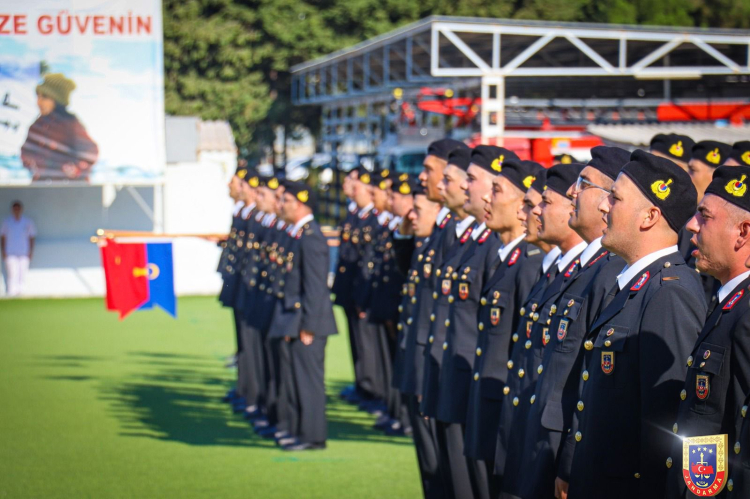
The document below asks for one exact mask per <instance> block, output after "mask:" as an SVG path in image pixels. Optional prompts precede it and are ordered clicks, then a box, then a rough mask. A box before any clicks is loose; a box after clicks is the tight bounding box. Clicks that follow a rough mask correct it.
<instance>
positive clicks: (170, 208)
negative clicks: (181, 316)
mask: <svg viewBox="0 0 750 499" xmlns="http://www.w3.org/2000/svg"><path fill="white" fill-rule="evenodd" d="M235 167H236V155H234V154H231V153H201V154H200V155H199V163H193V164H174V165H168V166H167V174H166V184H165V186H164V196H163V207H164V229H165V232H167V233H225V232H227V231H228V229H229V225H230V223H231V210H232V205H233V203H232V201H231V200H230V199H229V196H228V195H227V186H226V184H227V182H228V180H229V178H230V177H231V175H232V174H233V173H234V170H235ZM135 190H136V192H137V193H138V194H139V195H140V196H141V197H142V198H143V200H144V201H145V203H146V204H147V205H148V206H149V208H150V209H151V210H153V209H154V188H153V187H137V188H135ZM14 200H19V201H21V202H22V203H23V204H24V208H25V214H26V215H27V216H29V217H31V218H32V219H33V220H34V222H35V223H36V226H37V231H38V237H37V242H36V251H35V254H34V259H33V260H32V262H31V269H30V272H29V275H28V276H27V279H26V285H25V288H24V296H27V297H73V296H103V295H104V274H103V272H102V269H101V262H100V258H99V250H98V248H97V246H96V245H95V244H92V243H90V242H89V239H90V237H91V236H93V235H94V234H95V233H96V230H97V229H99V228H106V229H119V230H137V231H150V230H152V229H153V223H152V221H151V219H150V218H149V217H148V216H147V215H146V213H144V211H143V210H142V209H141V208H140V207H139V206H138V204H137V203H136V201H135V200H134V198H133V196H131V194H130V193H129V192H128V191H127V190H126V189H120V190H119V191H118V193H117V197H116V198H115V200H114V202H113V203H112V205H111V206H110V207H109V208H104V207H103V206H102V188H101V187H34V188H30V187H26V188H10V187H5V188H0V218H5V217H6V216H8V215H10V205H11V203H12V202H13V201H14ZM219 254H220V250H219V248H218V247H217V246H216V244H215V243H212V242H209V241H205V240H200V239H193V238H185V239H178V240H175V242H174V264H175V290H176V292H177V294H179V295H185V294H217V293H218V291H219V289H220V287H221V280H220V279H219V276H218V274H217V273H216V266H217V262H218V258H219ZM4 271H5V269H4V268H3V272H4ZM4 285H5V283H4V279H2V284H1V285H0V296H3V295H4V294H5V286H4Z"/></svg>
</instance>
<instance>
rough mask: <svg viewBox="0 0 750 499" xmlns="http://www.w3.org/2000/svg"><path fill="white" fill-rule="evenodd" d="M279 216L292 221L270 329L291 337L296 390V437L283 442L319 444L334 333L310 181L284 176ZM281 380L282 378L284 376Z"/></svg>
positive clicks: (291, 446)
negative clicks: (328, 345) (329, 343)
mask: <svg viewBox="0 0 750 499" xmlns="http://www.w3.org/2000/svg"><path fill="white" fill-rule="evenodd" d="M285 187H286V190H285V192H284V197H283V201H282V207H281V214H282V218H283V219H284V220H285V221H286V222H287V223H288V224H289V225H290V228H289V231H288V234H289V238H288V240H287V242H286V248H285V252H284V254H283V255H281V254H280V255H277V264H278V265H280V266H283V270H284V271H285V272H284V284H283V286H282V288H281V289H282V291H280V292H279V294H278V295H277V297H278V301H277V302H276V306H275V308H274V315H273V319H272V326H271V330H270V332H269V335H271V336H274V337H284V338H285V340H286V341H288V342H289V343H290V350H291V360H292V366H291V367H292V377H291V379H290V380H289V381H292V382H293V384H294V392H295V395H296V403H297V405H296V407H295V408H294V409H295V413H296V417H295V419H296V420H295V421H294V424H293V426H292V427H291V430H290V433H291V434H292V435H293V436H294V437H295V438H294V440H293V441H291V442H288V443H287V444H286V445H284V446H283V447H282V448H283V449H284V450H288V451H299V450H312V449H323V448H325V446H326V444H325V441H326V437H327V428H326V426H327V424H326V414H325V401H326V395H325V384H324V367H325V347H326V340H327V337H328V336H330V335H334V334H337V329H336V322H335V320H334V317H333V305H332V303H331V298H330V291H329V289H328V284H327V276H328V245H327V243H326V240H325V237H324V236H323V233H322V232H321V231H320V226H319V225H318V224H317V223H316V222H315V219H314V217H313V212H312V207H313V206H314V205H315V196H314V193H313V191H312V189H311V188H310V187H308V186H307V185H305V184H302V183H298V182H287V183H286V184H285ZM282 382H283V381H282Z"/></svg>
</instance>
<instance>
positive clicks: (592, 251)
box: [581, 237, 602, 267]
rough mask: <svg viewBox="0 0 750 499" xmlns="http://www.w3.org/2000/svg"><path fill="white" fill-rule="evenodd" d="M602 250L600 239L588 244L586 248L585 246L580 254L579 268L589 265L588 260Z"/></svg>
mask: <svg viewBox="0 0 750 499" xmlns="http://www.w3.org/2000/svg"><path fill="white" fill-rule="evenodd" d="M600 249H602V238H601V237H597V238H596V239H594V240H593V241H591V242H590V243H589V245H588V246H586V249H585V250H583V253H581V267H583V266H585V265H586V264H587V263H589V260H591V258H592V257H593V256H594V255H596V254H597V253H599V250H600Z"/></svg>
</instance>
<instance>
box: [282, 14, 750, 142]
mask: <svg viewBox="0 0 750 499" xmlns="http://www.w3.org/2000/svg"><path fill="white" fill-rule="evenodd" d="M749 74H750V31H741V30H725V29H699V28H667V27H643V26H619V25H605V24H582V23H556V22H534V21H515V20H505V19H478V18H452V17H437V16H434V17H429V18H426V19H423V20H421V21H419V22H416V23H413V24H410V25H408V26H405V27H403V28H401V29H398V30H395V31H392V32H390V33H386V34H384V35H381V36H379V37H376V38H373V39H371V40H368V41H365V42H363V43H360V44H358V45H355V46H353V47H350V48H347V49H344V50H340V51H338V52H334V53H332V54H330V55H327V56H325V57H321V58H319V59H315V60H313V61H308V62H305V63H303V64H299V65H297V66H294V67H293V68H292V100H293V102H294V103H295V104H298V105H310V104H312V105H321V106H323V141H324V142H326V143H329V144H333V146H334V149H335V146H336V145H338V144H341V143H342V142H344V141H346V140H350V141H358V140H360V141H365V142H371V141H375V140H377V138H378V137H382V136H383V135H384V134H385V133H387V132H388V129H387V128H388V127H391V126H392V125H391V124H392V123H393V122H394V120H395V119H396V110H395V109H393V106H392V105H391V104H392V102H393V100H394V96H393V94H394V90H395V91H397V92H399V95H398V99H399V100H401V99H403V100H408V99H413V98H414V96H415V95H416V94H417V93H418V91H419V89H420V88H422V87H450V88H451V89H452V90H453V91H455V92H456V93H457V94H460V93H461V92H474V93H475V94H477V95H478V96H480V97H481V116H480V131H481V135H482V137H483V138H484V139H487V138H491V137H502V136H503V134H504V130H505V125H506V121H507V119H508V117H509V116H510V117H511V120H512V121H514V122H517V121H519V120H520V121H521V122H523V120H524V119H526V118H529V117H531V118H530V119H532V120H533V119H536V118H535V116H538V115H539V113H540V112H543V113H548V112H552V113H553V114H554V112H555V109H558V111H559V113H560V114H561V115H563V116H564V118H565V119H568V120H570V119H571V117H572V119H573V120H575V119H576V117H578V120H579V121H580V122H581V123H585V122H590V121H591V120H592V118H593V119H599V118H601V119H602V120H603V121H607V120H608V118H607V117H608V116H609V117H613V116H616V117H617V118H616V119H613V120H614V121H617V120H621V121H622V120H625V121H627V120H628V117H629V116H635V117H637V119H643V118H644V117H645V118H646V119H648V117H649V113H651V114H652V115H653V114H654V110H655V108H656V106H658V105H659V103H663V102H664V101H671V100H675V99H674V98H673V93H674V92H676V91H677V90H676V88H677V87H679V83H680V82H681V81H682V80H690V81H692V83H693V86H699V85H700V86H707V87H710V88H712V89H713V91H714V92H717V93H718V96H717V97H716V98H718V99H719V100H721V99H725V100H730V101H732V102H740V103H750V98H749V97H750V83H749V80H748V78H747V75H749ZM576 78H578V80H576ZM580 78H586V82H589V83H592V82H597V81H598V82H602V81H605V82H606V81H607V79H609V81H610V82H620V86H621V87H622V88H626V90H627V91H626V92H623V93H626V94H627V95H625V96H617V95H605V96H604V97H598V96H596V97H593V98H591V97H588V96H582V95H581V89H580V88H577V87H576V83H570V82H571V81H573V82H576V81H577V82H578V84H577V86H578V87H580V81H581V80H580ZM696 80H697V81H696ZM516 82H517V83H516ZM565 82H568V83H567V87H566V84H565ZM633 82H636V84H637V86H638V92H639V93H638V95H636V94H635V93H634V92H633V94H632V95H631V94H630V90H631V89H632V87H633ZM513 85H515V87H514V88H513V94H516V95H517V96H514V97H512V98H509V99H507V98H506V94H507V93H508V89H509V87H511V86H513ZM628 85H629V86H628ZM557 87H560V88H557ZM602 87H604V88H603V90H601V92H600V93H602V94H607V90H608V89H607V88H606V87H607V84H606V83H605V84H603V85H602ZM683 87H685V86H684V85H683ZM397 89H398V90H397ZM535 89H537V90H535ZM539 89H541V90H539ZM644 89H647V90H644ZM566 92H569V93H570V94H571V95H567V96H566V95H565V93H566ZM641 92H643V93H649V94H651V95H654V94H657V96H656V97H654V96H649V97H645V98H639V97H641V95H640V93H641ZM684 93H685V96H687V97H690V96H691V94H690V93H689V92H688V91H685V92H684ZM513 94H511V95H513ZM529 94H532V95H529ZM685 96H683V97H685ZM566 97H569V98H568V99H566ZM674 97H676V98H677V99H679V98H680V96H679V95H677V96H674ZM716 98H715V99H714V100H716ZM443 118H444V117H441V118H438V121H439V120H440V119H443ZM440 124H441V123H437V125H438V126H439V125H440Z"/></svg>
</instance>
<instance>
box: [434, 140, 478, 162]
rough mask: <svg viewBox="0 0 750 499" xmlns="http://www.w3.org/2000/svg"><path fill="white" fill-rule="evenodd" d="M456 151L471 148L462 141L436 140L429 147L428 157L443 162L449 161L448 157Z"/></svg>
mask: <svg viewBox="0 0 750 499" xmlns="http://www.w3.org/2000/svg"><path fill="white" fill-rule="evenodd" d="M456 149H469V146H467V145H466V144H464V143H463V142H461V141H460V140H454V139H440V140H436V141H435V142H433V143H432V144H430V145H429V147H427V155H428V156H435V157H436V158H440V159H442V160H443V161H448V156H449V155H450V153H451V152H453V151H455V150H456Z"/></svg>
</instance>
